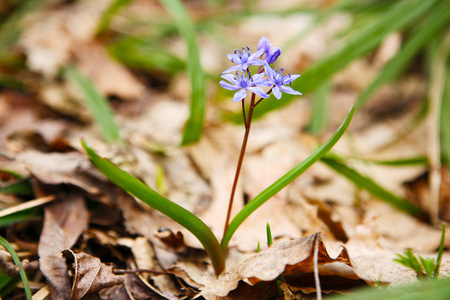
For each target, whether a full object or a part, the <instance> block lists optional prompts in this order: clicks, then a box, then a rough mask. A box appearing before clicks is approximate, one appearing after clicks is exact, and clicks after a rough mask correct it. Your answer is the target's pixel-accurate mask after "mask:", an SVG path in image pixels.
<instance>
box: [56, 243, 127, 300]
mask: <svg viewBox="0 0 450 300" xmlns="http://www.w3.org/2000/svg"><path fill="white" fill-rule="evenodd" d="M62 253H63V255H64V257H65V258H66V259H67V260H68V261H70V262H73V263H72V264H71V269H72V270H73V272H74V277H73V286H72V293H71V294H72V299H77V300H78V299H81V298H83V297H84V296H85V295H88V294H91V293H95V292H98V291H100V290H102V289H105V288H109V287H112V286H115V285H119V284H122V283H123V282H124V280H125V277H124V276H123V275H116V274H114V273H113V270H112V266H108V265H106V264H104V263H102V262H101V261H100V259H99V258H97V257H94V256H91V255H89V254H86V253H74V252H73V251H72V250H70V249H66V250H64V251H63V252H62Z"/></svg>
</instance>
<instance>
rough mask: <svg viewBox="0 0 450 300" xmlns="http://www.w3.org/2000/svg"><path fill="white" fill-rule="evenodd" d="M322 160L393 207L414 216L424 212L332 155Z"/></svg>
mask: <svg viewBox="0 0 450 300" xmlns="http://www.w3.org/2000/svg"><path fill="white" fill-rule="evenodd" d="M321 161H322V162H323V163H325V164H326V165H327V166H329V167H330V168H332V169H333V170H335V171H336V172H338V173H339V174H340V175H342V176H344V177H346V178H347V179H349V180H350V181H352V182H353V183H354V184H355V185H356V186H358V187H360V188H363V189H365V190H367V191H368V192H369V193H370V194H371V195H373V196H375V197H377V198H378V199H380V200H382V201H384V202H386V203H388V204H390V205H392V206H393V207H395V208H397V209H400V210H402V211H405V212H407V213H409V214H411V215H414V216H418V215H421V214H422V211H421V210H420V208H418V207H417V206H415V205H413V204H411V203H410V202H408V200H406V199H404V198H402V197H399V196H397V195H395V194H393V193H392V192H390V191H388V190H386V189H384V188H383V187H382V186H380V185H379V184H378V183H376V182H375V181H374V180H373V179H371V178H369V177H366V176H364V175H362V174H361V173H359V172H358V171H356V170H354V169H352V168H350V167H348V166H347V165H345V164H343V163H341V162H339V161H338V160H337V159H335V158H331V157H322V158H321Z"/></svg>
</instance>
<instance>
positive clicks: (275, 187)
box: [221, 107, 355, 250]
mask: <svg viewBox="0 0 450 300" xmlns="http://www.w3.org/2000/svg"><path fill="white" fill-rule="evenodd" d="M354 111H355V107H352V109H351V110H350V112H349V114H348V116H347V118H346V119H345V121H344V123H342V125H341V127H340V128H339V129H338V130H337V131H336V132H335V133H334V134H333V135H332V136H331V137H330V139H329V140H328V141H327V142H326V143H325V144H323V145H322V146H321V147H320V148H318V149H317V150H316V151H314V153H312V154H311V155H310V156H309V157H308V158H306V159H305V160H304V161H302V162H301V163H300V164H298V165H297V166H296V167H294V168H293V169H291V170H290V171H289V172H287V173H286V174H285V175H283V176H282V177H281V178H280V179H278V180H277V181H275V182H274V183H273V184H272V185H271V186H269V187H268V188H266V189H265V190H264V191H262V192H261V193H260V194H259V195H258V196H256V197H255V198H254V199H253V200H251V201H250V202H249V203H247V205H245V206H244V208H243V209H242V210H241V211H240V212H239V213H238V214H237V215H236V216H235V217H234V219H233V220H232V221H231V222H230V224H229V225H228V230H227V232H226V233H225V235H224V237H223V239H222V243H221V245H222V249H224V250H225V249H226V248H227V246H228V243H229V242H230V239H231V237H232V236H233V234H234V232H235V231H236V230H237V228H238V227H239V226H240V225H241V224H242V222H244V220H245V219H247V217H248V216H250V215H251V214H252V213H253V212H254V211H255V210H256V209H257V208H258V207H260V206H261V205H263V204H264V203H265V202H266V201H267V200H269V199H270V198H272V197H273V196H274V195H275V194H276V193H278V192H279V191H280V190H282V189H283V188H284V187H285V186H287V185H288V184H289V183H291V182H292V181H293V180H294V179H296V178H297V177H298V176H300V175H301V174H303V172H305V171H306V170H307V169H308V168H309V167H310V166H312V165H313V164H314V163H315V162H317V161H318V160H319V159H320V158H321V157H322V156H324V155H325V154H326V153H327V152H328V151H330V150H331V148H332V147H333V146H334V145H335V144H336V143H337V141H338V140H339V139H340V138H341V136H342V135H343V134H344V132H345V130H346V129H347V127H348V125H349V124H350V121H351V119H352V117H353V113H354Z"/></svg>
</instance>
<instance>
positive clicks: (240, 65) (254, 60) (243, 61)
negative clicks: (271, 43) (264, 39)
mask: <svg viewBox="0 0 450 300" xmlns="http://www.w3.org/2000/svg"><path fill="white" fill-rule="evenodd" d="M249 50H250V48H249V47H242V51H241V50H237V49H236V50H235V51H234V54H228V55H227V56H228V58H229V59H230V60H231V62H233V63H235V64H237V65H236V66H233V67H231V68H229V69H228V70H226V71H224V72H223V73H222V74H225V73H231V72H234V71H240V70H247V69H248V67H249V66H253V65H255V66H261V65H263V64H264V61H263V60H261V59H259V58H258V57H259V56H261V55H263V54H264V50H263V49H261V50H258V51H256V52H255V53H253V54H250V52H249Z"/></svg>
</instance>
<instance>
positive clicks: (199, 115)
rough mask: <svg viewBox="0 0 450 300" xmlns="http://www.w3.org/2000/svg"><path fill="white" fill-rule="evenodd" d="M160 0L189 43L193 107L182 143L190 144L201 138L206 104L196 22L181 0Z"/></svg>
mask: <svg viewBox="0 0 450 300" xmlns="http://www.w3.org/2000/svg"><path fill="white" fill-rule="evenodd" d="M159 2H160V3H161V4H162V5H164V7H165V8H166V9H167V10H168V11H169V13H170V14H171V15H172V18H173V19H174V20H175V22H176V24H177V26H178V30H179V31H180V33H181V36H182V37H183V39H184V41H185V43H186V45H187V50H188V60H187V67H188V73H189V80H190V82H191V94H190V99H191V108H190V116H189V119H188V121H187V123H186V126H185V128H184V133H183V141H182V142H181V144H182V145H188V144H192V143H195V142H197V141H198V140H200V137H201V135H202V131H203V121H204V115H205V105H206V92H205V91H206V85H205V75H204V74H203V70H202V68H201V65H200V52H199V50H198V45H197V39H196V33H195V27H194V23H193V22H192V20H191V18H190V17H189V14H188V12H187V11H186V8H185V7H184V5H183V3H182V2H181V1H180V0H159Z"/></svg>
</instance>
